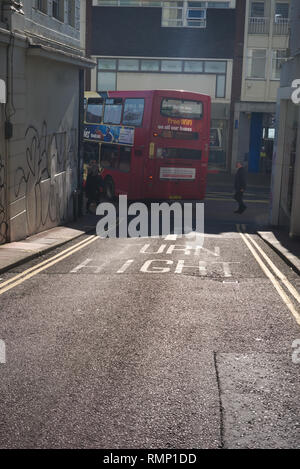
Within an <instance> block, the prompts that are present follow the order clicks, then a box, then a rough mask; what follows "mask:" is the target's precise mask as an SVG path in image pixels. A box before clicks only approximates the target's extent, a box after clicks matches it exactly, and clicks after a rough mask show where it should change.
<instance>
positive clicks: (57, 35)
mask: <svg viewBox="0 0 300 469" xmlns="http://www.w3.org/2000/svg"><path fill="white" fill-rule="evenodd" d="M80 3H82V4H84V3H85V1H81V2H80V0H75V27H74V28H73V27H72V26H70V25H69V24H68V21H67V18H68V3H67V1H66V0H64V21H59V20H57V19H56V18H53V16H52V2H48V14H47V15H46V14H44V13H42V12H40V11H39V10H37V8H36V0H26V1H25V2H24V13H25V26H24V28H25V31H28V32H30V34H36V35H38V36H43V37H47V38H49V39H52V40H54V41H56V42H60V43H62V44H64V45H69V46H73V47H80Z"/></svg>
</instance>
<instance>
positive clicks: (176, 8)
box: [161, 2, 183, 28]
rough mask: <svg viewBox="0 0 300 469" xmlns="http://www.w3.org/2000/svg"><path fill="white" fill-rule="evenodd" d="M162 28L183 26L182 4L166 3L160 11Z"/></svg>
mask: <svg viewBox="0 0 300 469" xmlns="http://www.w3.org/2000/svg"><path fill="white" fill-rule="evenodd" d="M161 25H162V26H164V27H175V28H176V27H182V26H183V2H176V3H175V2H166V3H165V5H164V6H163V9H162V22H161Z"/></svg>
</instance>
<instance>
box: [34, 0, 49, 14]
mask: <svg viewBox="0 0 300 469" xmlns="http://www.w3.org/2000/svg"><path fill="white" fill-rule="evenodd" d="M36 8H37V9H38V10H40V11H41V12H42V13H48V0H37V5H36Z"/></svg>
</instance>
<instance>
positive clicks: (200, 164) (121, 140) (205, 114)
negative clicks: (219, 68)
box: [84, 90, 210, 200]
mask: <svg viewBox="0 0 300 469" xmlns="http://www.w3.org/2000/svg"><path fill="white" fill-rule="evenodd" d="M209 138H210V97H209V96H206V95H203V94H198V93H192V92H188V91H176V90H174V91H173V90H156V91H110V92H107V93H94V92H86V93H85V122H84V142H85V143H84V145H85V151H84V155H85V165H87V164H88V163H89V161H90V160H91V159H93V160H95V159H96V160H97V161H99V166H100V169H101V175H102V177H103V180H104V191H105V195H106V197H107V198H108V199H113V198H114V197H115V196H118V195H122V194H124V195H125V194H126V195H127V197H128V199H131V200H138V199H198V200H201V199H203V198H204V196H205V189H206V174H207V164H208V155H209Z"/></svg>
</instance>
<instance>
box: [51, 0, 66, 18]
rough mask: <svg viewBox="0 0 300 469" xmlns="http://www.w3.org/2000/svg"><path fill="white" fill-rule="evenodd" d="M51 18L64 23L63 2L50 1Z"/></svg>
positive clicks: (57, 0) (61, 0) (62, 0)
mask: <svg viewBox="0 0 300 469" xmlns="http://www.w3.org/2000/svg"><path fill="white" fill-rule="evenodd" d="M52 16H53V17H54V18H56V19H57V20H59V21H64V0H52Z"/></svg>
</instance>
